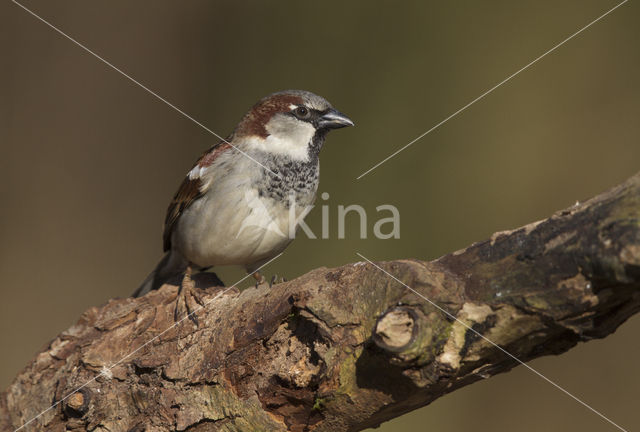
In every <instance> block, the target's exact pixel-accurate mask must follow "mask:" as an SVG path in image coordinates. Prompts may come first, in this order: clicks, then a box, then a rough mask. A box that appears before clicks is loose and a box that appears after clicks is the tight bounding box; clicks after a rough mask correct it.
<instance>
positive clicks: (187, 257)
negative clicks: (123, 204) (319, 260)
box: [133, 90, 354, 311]
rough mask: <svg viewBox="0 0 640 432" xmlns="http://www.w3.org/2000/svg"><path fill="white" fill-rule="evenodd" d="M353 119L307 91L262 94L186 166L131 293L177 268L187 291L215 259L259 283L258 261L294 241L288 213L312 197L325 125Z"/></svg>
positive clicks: (304, 207) (300, 212)
mask: <svg viewBox="0 0 640 432" xmlns="http://www.w3.org/2000/svg"><path fill="white" fill-rule="evenodd" d="M353 125H354V124H353V122H352V121H351V120H350V119H349V118H348V117H347V116H345V115H344V114H342V113H341V112H339V111H337V110H336V109H334V108H333V107H332V106H331V104H330V103H329V102H328V101H327V100H326V99H324V98H322V97H320V96H318V95H316V94H313V93H311V92H308V91H303V90H285V91H281V92H277V93H273V94H271V95H269V96H267V97H265V98H263V99H261V100H260V101H259V102H258V103H256V104H255V105H254V106H253V107H252V108H251V109H250V110H249V111H248V112H247V113H246V114H245V115H244V117H242V119H241V120H240V122H239V123H238V125H237V126H236V128H235V129H234V131H233V133H232V134H231V135H229V136H228V137H227V139H225V140H223V141H220V142H219V143H217V144H215V145H213V146H212V147H211V148H210V149H209V150H207V151H206V152H205V153H204V154H203V155H202V156H201V157H200V158H199V159H198V160H197V161H196V163H195V164H194V165H193V167H192V168H191V170H190V171H189V172H188V173H187V175H186V177H185V179H184V180H183V182H182V184H181V185H180V187H179V188H178V191H177V192H176V194H175V196H174V197H173V200H172V201H171V203H170V204H169V207H168V209H167V213H166V217H165V222H164V235H163V242H164V252H165V255H164V257H163V258H162V259H161V260H160V262H159V263H158V265H157V266H156V268H155V269H154V270H153V271H152V272H151V273H150V274H149V276H147V278H146V279H145V280H144V282H143V283H142V284H141V285H140V287H139V288H138V289H137V290H136V291H135V292H134V293H133V296H134V297H140V296H143V295H144V294H146V293H148V292H149V291H152V290H155V289H158V288H159V287H160V286H162V285H163V284H164V283H165V282H166V281H167V280H168V279H170V278H174V277H176V276H179V275H184V276H183V279H182V283H181V285H180V289H179V293H181V294H182V295H183V296H188V295H193V294H192V293H191V292H190V291H191V285H192V284H191V275H192V272H193V271H194V270H196V271H200V270H207V269H209V268H211V267H215V266H226V265H239V266H243V267H244V268H245V269H246V271H247V273H249V274H251V275H252V276H253V277H254V278H255V279H256V281H257V283H262V282H264V277H263V276H262V275H261V274H260V273H259V271H258V269H259V268H260V266H262V265H263V264H264V263H266V262H267V261H269V260H270V259H272V258H273V257H275V256H276V255H278V254H279V253H281V252H282V251H283V250H284V249H285V248H286V247H287V246H288V245H289V243H291V241H292V240H293V237H294V236H292V235H291V233H290V231H291V230H290V223H291V218H292V213H293V214H294V217H295V220H296V221H298V220H299V218H304V216H305V215H306V213H305V212H307V211H308V210H309V209H310V208H311V205H312V204H313V202H314V201H315V197H316V192H317V190H318V182H319V174H320V163H319V154H320V150H321V149H322V146H323V144H324V141H325V137H326V135H327V132H329V131H330V130H331V129H337V128H342V127H345V126H353ZM292 206H293V207H294V209H293V211H292V209H291V207H292ZM179 299H180V295H179V296H178V300H179ZM184 302H185V306H186V307H187V309H191V307H189V305H188V302H187V300H186V298H185V299H184ZM176 311H177V306H176Z"/></svg>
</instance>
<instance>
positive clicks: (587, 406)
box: [356, 252, 628, 432]
mask: <svg viewBox="0 0 640 432" xmlns="http://www.w3.org/2000/svg"><path fill="white" fill-rule="evenodd" d="M356 255H358V256H359V257H360V258H362V259H364V260H366V261H367V262H368V263H369V264H371V265H372V266H374V267H376V268H377V269H378V270H380V271H382V272H383V273H384V274H386V275H387V276H389V277H390V278H392V279H393V280H395V281H396V282H398V283H399V284H401V285H403V286H404V287H405V288H407V289H408V290H410V291H411V292H413V293H414V294H415V295H417V296H418V297H420V298H421V299H423V300H425V301H427V302H428V303H429V304H430V305H431V306H433V307H435V308H436V309H438V310H439V311H440V312H442V313H444V314H445V315H446V316H448V317H449V318H451V319H453V320H455V321H457V322H459V323H460V324H462V325H463V326H464V327H466V328H467V329H468V330H471V331H472V332H473V333H475V334H476V335H478V336H479V337H481V338H482V339H484V340H485V341H487V342H489V343H490V344H491V345H493V346H494V347H496V348H498V349H499V350H500V351H502V352H503V353H505V354H506V355H508V356H509V357H511V358H512V359H514V360H515V361H517V362H518V363H520V364H521V365H522V366H524V367H526V368H527V369H529V370H530V371H531V372H533V373H534V374H536V375H538V376H539V377H540V378H542V379H543V380H545V381H546V382H548V383H549V384H551V385H552V386H554V387H555V388H557V389H558V390H560V391H561V392H563V393H564V394H566V395H567V396H569V397H571V398H572V399H573V400H575V401H576V402H578V403H580V404H581V405H583V406H584V407H586V408H587V409H589V410H590V411H592V412H593V413H595V414H597V415H598V416H600V418H602V419H604V420H606V421H608V422H609V423H611V424H612V425H613V426H615V427H617V428H618V429H620V430H621V431H623V432H628V431H627V430H626V429H624V428H623V427H622V426H620V425H618V424H616V423H614V422H613V421H612V420H611V419H609V418H608V417H606V416H605V415H604V414H602V413H601V412H600V411H598V410H596V409H595V408H592V407H591V406H590V405H588V404H587V403H586V402H583V401H582V400H580V399H578V398H577V397H576V396H574V395H573V394H571V393H569V391H568V390H565V389H564V388H563V387H560V385H558V384H556V383H555V382H553V381H551V380H550V379H549V378H547V377H546V376H544V375H542V374H541V373H540V372H538V371H537V370H535V369H534V368H532V367H531V366H529V365H528V364H526V363H525V362H523V361H522V360H520V359H519V358H517V357H516V356H514V355H513V354H511V353H510V352H509V351H507V350H505V349H504V348H502V347H501V346H499V345H498V344H496V343H495V342H493V341H492V340H490V339H489V338H487V337H486V336H484V335H483V334H481V333H479V332H478V331H476V330H474V329H473V328H472V327H471V326H469V325H467V324H466V323H465V322H463V321H461V320H459V319H458V318H457V317H455V316H454V315H452V314H451V313H450V312H448V311H447V310H445V309H443V308H442V307H440V306H439V305H438V304H436V303H434V302H433V301H431V300H429V299H428V298H427V297H425V296H424V295H422V294H420V293H419V292H418V291H416V290H414V289H413V288H411V287H410V286H409V285H407V284H406V283H404V282H402V281H401V280H400V279H398V278H397V277H395V276H394V275H392V274H391V273H389V272H388V271H386V270H385V269H383V268H382V267H380V266H379V265H377V264H376V263H374V262H373V261H371V260H370V259H369V258H367V257H365V256H363V255H362V254H360V253H359V252H356Z"/></svg>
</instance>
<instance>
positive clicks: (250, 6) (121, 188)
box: [0, 0, 640, 431]
mask: <svg viewBox="0 0 640 432" xmlns="http://www.w3.org/2000/svg"><path fill="white" fill-rule="evenodd" d="M24 4H25V5H26V6H28V7H29V8H32V9H33V10H34V11H36V12H37V13H38V14H40V15H41V16H42V17H44V18H45V19H46V20H48V21H50V22H51V23H52V24H54V25H55V26H57V27H59V28H60V29H62V30H63V31H65V32H67V33H68V34H69V35H71V36H72V37H74V38H76V39H77V40H79V41H81V42H82V43H84V44H86V46H88V47H89V48H90V49H92V50H94V51H95V52H96V53H98V54H99V55H101V56H103V57H104V58H105V59H107V60H109V61H110V62H112V63H113V64H114V65H116V66H118V67H120V68H121V69H122V70H123V71H125V72H127V73H128V74H130V75H131V76H133V77H134V78H136V79H137V80H139V81H140V82H141V83H143V84H144V85H146V86H148V87H150V88H151V89H153V90H154V91H156V92H157V93H158V94H159V95H161V96H162V97H165V98H167V99H168V100H169V101H171V102H172V103H174V104H176V105H177V106H178V107H180V108H182V109H184V110H185V111H186V112H187V113H189V114H190V115H192V116H193V117H194V118H196V119H198V120H199V121H201V122H202V123H204V124H206V125H207V126H208V127H210V128H211V129H213V130H215V131H216V132H217V133H219V134H221V135H226V134H227V133H229V132H230V131H231V129H232V128H233V126H234V125H235V123H236V122H237V120H238V119H239V118H240V116H241V115H242V114H243V113H244V112H245V111H246V110H247V109H248V108H249V107H250V106H251V104H253V103H254V102H255V101H256V100H257V99H258V98H260V97H262V96H264V95H266V94H268V93H270V92H273V91H276V90H280V89H285V88H303V89H308V90H311V91H314V92H317V93H318V94H320V95H323V96H325V97H326V98H328V99H329V100H330V101H332V103H333V104H334V105H335V106H336V107H337V108H339V109H340V110H342V111H343V112H345V113H347V114H349V115H350V116H351V117H352V118H353V119H354V120H355V122H356V124H357V127H356V128H351V129H348V130H342V131H340V132H338V133H334V134H332V135H331V136H330V137H329V140H328V142H327V145H326V146H325V149H324V150H323V154H322V182H321V188H320V190H321V191H323V192H328V193H329V194H330V199H329V200H328V201H327V203H328V204H329V205H330V206H331V211H332V215H333V216H332V219H331V221H332V223H333V225H332V227H331V239H328V240H309V239H307V238H305V237H304V236H303V237H302V238H300V239H298V241H296V242H294V243H293V245H292V246H291V247H290V248H289V249H288V250H287V251H286V253H285V255H284V256H282V257H281V258H280V259H279V260H278V261H276V262H275V263H274V264H273V265H271V266H270V268H269V269H267V271H266V273H267V274H272V273H274V272H277V273H278V274H285V275H287V276H288V277H290V278H292V277H295V276H297V275H300V274H303V273H304V272H306V271H308V270H309V269H312V268H315V267H318V266H338V265H341V264H345V263H348V262H353V261H357V260H358V257H357V256H356V255H355V252H356V251H358V252H360V253H362V254H363V255H365V256H367V257H369V258H371V259H376V260H384V259H393V258H402V257H417V258H422V259H433V258H436V257H438V256H440V255H442V254H444V253H447V252H450V251H453V250H455V249H458V248H461V247H464V246H466V245H468V244H470V243H472V242H474V241H478V240H482V239H484V238H486V237H488V236H489V235H490V234H491V233H493V232H494V231H498V230H504V229H508V228H514V227H517V226H520V225H523V224H526V223H528V222H531V221H533V220H537V219H541V218H544V217H546V216H548V215H550V214H551V213H552V212H554V211H556V210H558V209H561V208H564V207H567V206H570V205H572V204H573V203H574V202H575V201H576V200H583V199H585V198H588V197H591V196H592V195H595V194H597V193H599V192H601V191H603V190H605V189H607V188H609V187H610V186H613V185H615V184H617V183H619V182H621V181H623V180H624V179H626V178H627V177H629V176H631V175H632V174H634V173H635V172H637V171H638V170H640V163H639V162H640V146H639V145H638V144H639V142H640V122H639V121H638V117H639V115H640V83H639V82H638V76H639V75H640V50H639V49H638V40H640V26H638V18H639V17H640V5H638V3H637V2H629V3H628V4H625V5H624V6H622V7H621V8H619V9H618V10H616V11H615V12H613V13H612V14H611V15H609V16H607V17H606V18H604V19H603V20H602V21H601V22H599V23H597V24H595V25H594V26H593V27H591V28H589V29H588V30H586V31H585V32H584V33H582V34H580V35H579V36H577V37H576V38H575V39H573V40H571V41H570V42H568V43H567V44H566V45H564V46H562V47H561V48H559V49H558V50H557V51H555V52H553V53H552V54H550V55H549V56H547V57H545V58H544V59H542V60H541V61H540V62H539V63H537V64H535V65H534V66H532V67H531V68H530V69H528V70H526V71H525V72H523V73H522V74H520V75H518V76H517V77H515V78H514V79H513V80H511V81H510V82H508V83H506V84H505V85H503V86H502V87H500V88H499V89H497V90H496V91H495V92H493V93H492V94H490V95H489V96H487V97H486V98H485V99H483V100H481V101H479V102H478V103H476V104H475V105H473V106H472V107H470V108H469V109H467V110H466V111H464V112H463V113H461V114H460V115H458V116H457V117H455V118H453V119H452V120H450V121H449V122H447V123H446V124H444V125H443V126H441V127H440V128H438V129H437V130H435V131H434V132H432V133H431V134H429V135H428V136H426V137H425V138H423V139H422V140H420V141H419V142H417V143H416V144H414V145H413V146H412V147H410V148H409V149H407V150H406V151H404V152H402V153H401V154H400V155H398V156H397V157H395V158H393V159H392V160H390V161H389V162H387V163H386V164H384V165H383V166H381V167H380V168H378V169H377V170H375V171H374V172H372V173H371V174H369V175H367V176H366V177H364V178H362V179H361V180H358V181H356V179H355V178H356V177H357V176H358V175H359V174H361V173H362V172H363V171H365V170H366V169H368V168H370V167H371V166H372V165H374V164H375V163H377V162H378V161H380V160H381V159H383V158H384V157H386V156H388V155H389V154H390V153H391V152H393V151H395V150H396V149H398V148H399V147H401V146H403V145H404V144H406V143H407V142H409V141H410V140H412V139H413V138H415V137H416V136H417V135H419V134H421V133H422V132H424V131H426V130H428V129H429V128H431V127H432V126H433V125H435V124H436V123H438V122H439V121H441V120H442V119H444V118H445V117H447V116H448V115H450V114H451V113H453V112H454V111H456V110H457V109H459V108H460V107H462V106H463V105H465V104H466V103H468V102H469V101H471V100H472V99H474V98H475V97H477V96H479V95H480V94H481V93H483V92H484V91H486V90H487V89H489V88H490V87H492V86H493V85H495V84H496V83H498V82H499V81H501V80H502V79H504V78H506V77H507V76H508V75H510V74H511V73H513V72H515V71H516V70H517V69H519V68H520V67H522V66H523V65H525V64H526V63H528V62H529V61H531V60H532V59H534V58H535V57H537V56H538V55H540V54H542V53H543V52H544V51H546V50H548V49H549V48H551V47H552V46H553V45H555V44H556V43H558V42H559V41H561V40H562V39H564V38H565V37H567V36H569V35H570V34H572V33H573V32H575V31H576V30H578V29H579V28H581V27H582V26H584V25H585V24H587V23H588V22H590V21H591V20H593V19H595V18H596V17H598V16H599V15H601V14H602V13H604V12H605V11H606V10H608V9H609V8H611V7H613V6H614V5H615V4H616V2H615V1H603V0H597V1H582V0H576V1H521V2H509V1H490V2H479V1H465V2H463V1H457V2H417V1H407V2H402V3H399V2H391V1H384V2H382V1H380V2H376V3H373V2H367V1H363V0H361V1H350V2H339V1H329V0H324V1H322V2H313V3H311V2H297V1H281V2H277V3H275V2H269V3H268V4H267V2H258V1H251V2H231V1H227V2H223V1H189V2H178V1H164V0H163V1H158V0H154V1H138V2H131V1H91V2H87V1H55V2H50V1H44V0H38V1H35V0H30V1H26V0H25V2H24ZM0 20H1V22H0V35H1V36H2V37H1V41H2V44H3V45H5V47H4V49H3V51H2V52H3V63H2V68H1V70H0V86H1V87H0V89H1V98H0V134H1V135H0V142H1V143H2V157H1V158H0V185H1V186H0V202H1V203H2V212H0V237H1V239H2V241H1V242H0V276H1V277H2V285H1V288H0V290H1V294H2V297H1V301H0V323H1V330H2V331H0V347H2V348H1V350H2V353H3V355H2V356H0V388H5V387H6V386H7V385H8V384H9V382H10V381H11V380H12V379H13V377H14V376H15V375H16V374H17V372H18V371H19V370H20V369H21V368H22V367H23V366H24V365H25V364H26V363H27V362H28V360H29V359H30V358H31V357H32V356H33V355H34V353H36V352H37V351H38V350H39V349H40V348H42V347H43V346H44V345H45V344H46V343H47V341H48V340H50V339H51V338H53V337H54V336H55V335H56V334H57V333H59V332H60V331H62V330H64V329H65V328H67V327H68V326H70V325H71V324H72V323H73V322H74V321H75V320H76V319H77V318H78V316H79V315H80V314H81V313H82V312H83V311H84V310H85V309H86V308H88V307H89V306H92V305H98V304H101V303H104V302H105V301H107V299H109V298H111V297H116V296H119V297H122V296H127V295H129V294H130V293H131V292H132V291H133V290H134V289H135V288H136V287H137V285H138V283H139V282H140V281H141V280H142V279H143V278H144V277H145V275H146V274H147V272H149V271H150V270H151V269H152V267H153V266H154V264H155V263H156V261H157V260H158V259H159V257H160V255H161V225H162V221H163V218H164V211H165V208H166V206H167V204H168V201H169V199H170V197H171V196H172V194H173V193H174V191H175V189H176V188H177V186H178V184H179V182H180V181H181V179H182V177H183V176H184V175H185V173H186V172H187V171H188V169H189V168H190V166H191V164H192V162H193V161H194V160H195V158H196V157H197V156H198V155H199V154H200V153H201V152H202V151H203V150H204V149H206V148H207V147H208V146H209V145H211V144H212V143H213V142H214V141H216V138H214V137H213V136H211V135H209V134H208V133H207V132H206V131H204V130H203V129H201V128H200V127H198V126H197V125H195V124H194V123H192V122H191V121H189V120H187V119H185V118H184V117H181V116H180V115H179V114H178V113H176V112H175V111H173V110H172V109H170V108H169V107H167V106H166V105H164V104H163V103H161V102H159V101H158V100H157V99H155V98H154V97H153V96H151V95H149V94H148V93H146V92H145V91H143V90H142V89H140V88H139V87H137V86H136V85H134V84H133V83H131V82H130V81H128V80H126V79H125V78H124V77H122V76H121V75H119V74H118V73H116V72H115V71H114V70H112V69H110V68H108V67H107V66H106V65H105V64H103V63H101V62H99V61H98V60H97V59H95V58H94V57H92V56H90V55H88V54H87V53H86V52H84V51H83V50H81V49H80V48H79V47H78V46H75V45H74V44H73V43H71V42H70V41H69V40H67V39H65V38H63V37H61V36H60V35H59V34H57V33H56V32H54V31H53V30H51V29H50V28H48V27H47V26H46V25H45V24H43V23H42V22H39V21H38V20H37V19H36V18H34V17H32V16H30V15H28V14H27V13H26V12H25V11H24V10H22V9H20V8H19V7H18V6H16V5H14V4H12V3H11V2H8V1H5V2H2V3H1V4H0ZM319 203H320V204H321V203H322V202H321V201H320V202H319ZM385 203H389V204H394V205H396V206H397V207H398V208H399V210H400V212H401V215H402V219H401V239H400V240H375V239H369V240H360V239H359V238H358V227H357V225H356V224H351V225H348V227H351V230H350V231H349V232H348V233H347V239H346V240H338V239H337V228H336V221H337V216H336V214H337V205H338V204H344V205H348V204H361V205H363V206H364V207H365V208H366V209H367V210H368V211H369V215H370V217H371V218H372V219H373V221H371V222H370V223H369V233H371V229H372V226H373V222H374V221H375V220H376V217H375V215H376V212H375V207H376V206H377V205H380V204H385ZM308 221H309V225H310V226H311V227H312V228H313V229H314V230H315V231H316V232H320V211H319V209H318V208H316V210H315V211H313V212H312V214H311V215H310V217H309V218H308ZM219 275H220V276H221V277H222V279H223V280H225V281H226V282H227V283H229V284H230V283H232V282H233V281H235V280H238V279H239V278H240V277H242V276H243V274H242V271H240V270H239V269H224V270H222V271H221V272H219ZM248 283H249V282H247V284H248ZM398 289H401V288H400V287H399V288H398ZM34 317H37V319H36V320H34ZM638 331H640V318H639V317H636V318H635V319H633V320H631V321H630V322H628V323H626V324H624V325H623V326H622V327H621V328H620V329H619V330H618V331H617V332H616V333H615V334H614V335H612V336H610V337H609V338H607V339H605V340H599V341H593V342H590V343H588V344H581V345H580V346H578V347H576V348H575V349H573V350H572V351H570V352H569V353H567V354H565V355H562V356H559V357H547V358H543V359H539V360H536V361H533V362H531V365H532V366H533V367H534V368H536V369H538V370H539V371H541V372H542V373H543V374H545V375H547V376H548V377H549V378H551V379H552V380H555V381H557V382H558V383H559V384H561V385H562V386H564V387H565V388H566V389H568V390H569V391H571V392H573V393H574V394H575V395H577V396H578V397H580V398H582V399H583V400H584V401H586V402H587V403H589V404H591V405H592V406H593V407H595V408H596V409H598V410H600V411H602V412H603V413H604V414H605V415H607V416H609V417H610V418H611V419H613V420H614V421H615V422H617V423H619V424H620V425H622V426H623V427H625V428H627V429H628V430H632V429H638V428H640V415H639V414H638V410H637V402H638V400H640V390H639V389H640V373H639V372H638V369H637V364H638V355H640V347H639V346H638V342H637V341H638ZM43 408H44V407H43ZM469 428H474V429H475V430H489V429H491V430H495V431H510V430H513V429H518V430H520V431H538V430H548V431H567V430H570V431H603V430H611V431H612V430H615V429H614V428H613V427H612V426H611V425H609V424H607V423H606V422H604V421H602V420H601V419H600V418H598V417H597V416H596V415H594V414H593V413H591V412H590V411H588V410H587V409H585V408H584V407H582V406H580V405H579V404H578V403H576V402H575V401H573V400H572V399H570V398H569V397H567V396H566V395H564V394H562V393H561V392H559V391H558V390H557V389H555V388H553V387H552V386H550V385H549V384H547V383H545V382H544V381H542V380H541V379H540V378H538V377H536V376H535V375H533V374H531V373H530V372H528V371H527V370H525V369H524V368H522V367H521V368H517V369H516V370H514V371H513V372H511V373H508V374H505V375H501V376H497V377H495V378H492V379H490V380H487V381H484V382H481V383H477V384H474V385H473V386H470V387H468V388H465V389H462V390H461V391H457V392H455V393H453V394H451V395H448V396H446V397H444V398H442V399H440V400H438V401H436V402H435V403H433V404H432V405H431V406H429V407H426V408H423V409H421V410H419V411H416V412H414V413H411V414H409V415H406V416H404V417H402V418H400V419H397V420H395V421H392V422H390V423H387V424H385V425H384V426H383V427H382V428H381V429H380V430H382V431H392V430H393V431H414V430H438V431H460V430H465V429H469Z"/></svg>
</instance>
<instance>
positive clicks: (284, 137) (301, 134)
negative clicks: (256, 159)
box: [250, 119, 316, 161]
mask: <svg viewBox="0 0 640 432" xmlns="http://www.w3.org/2000/svg"><path fill="white" fill-rule="evenodd" d="M266 129H267V132H268V133H269V136H268V137H267V138H266V139H262V138H259V137H252V138H250V144H251V145H252V147H254V148H256V149H258V150H262V151H265V152H268V153H274V154H280V155H284V156H289V157H290V158H292V159H295V160H302V161H306V160H309V143H310V142H311V139H312V138H313V135H314V134H315V132H316V130H315V128H314V127H313V125H311V124H310V123H307V122H303V121H299V120H295V119H291V120H286V121H279V122H277V123H275V124H273V123H271V122H270V124H267V127H266Z"/></svg>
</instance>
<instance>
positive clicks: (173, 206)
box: [162, 140, 232, 252]
mask: <svg viewBox="0 0 640 432" xmlns="http://www.w3.org/2000/svg"><path fill="white" fill-rule="evenodd" d="M230 148H232V146H231V145H230V144H229V140H225V141H221V142H219V143H217V144H215V145H214V146H212V147H211V148H210V149H209V150H207V151H206V152H204V154H203V155H202V156H201V157H200V158H199V159H198V161H197V162H196V163H195V164H194V165H193V168H192V169H191V171H189V173H188V174H187V177H186V178H185V179H184V180H183V182H182V184H181V185H180V187H179V188H178V191H177V192H176V194H175V195H174V197H173V199H172V200H171V203H170V204H169V208H167V215H166V217H165V219H164V233H163V236H162V239H163V243H164V251H165V252H166V251H168V250H169V249H171V235H172V234H173V230H174V229H175V227H176V224H177V223H178V220H179V219H180V215H182V212H184V211H185V210H186V209H187V208H188V207H189V206H190V205H191V204H193V202H194V201H195V200H197V199H198V198H200V197H201V196H202V195H203V194H204V193H205V192H206V191H207V189H209V188H210V187H211V183H210V182H203V181H202V178H201V176H202V175H203V174H204V172H205V171H206V169H207V168H208V167H209V166H211V164H213V161H214V160H215V159H216V158H217V157H218V156H219V155H220V154H221V153H222V152H224V151H227V150H229V149H230Z"/></svg>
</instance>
